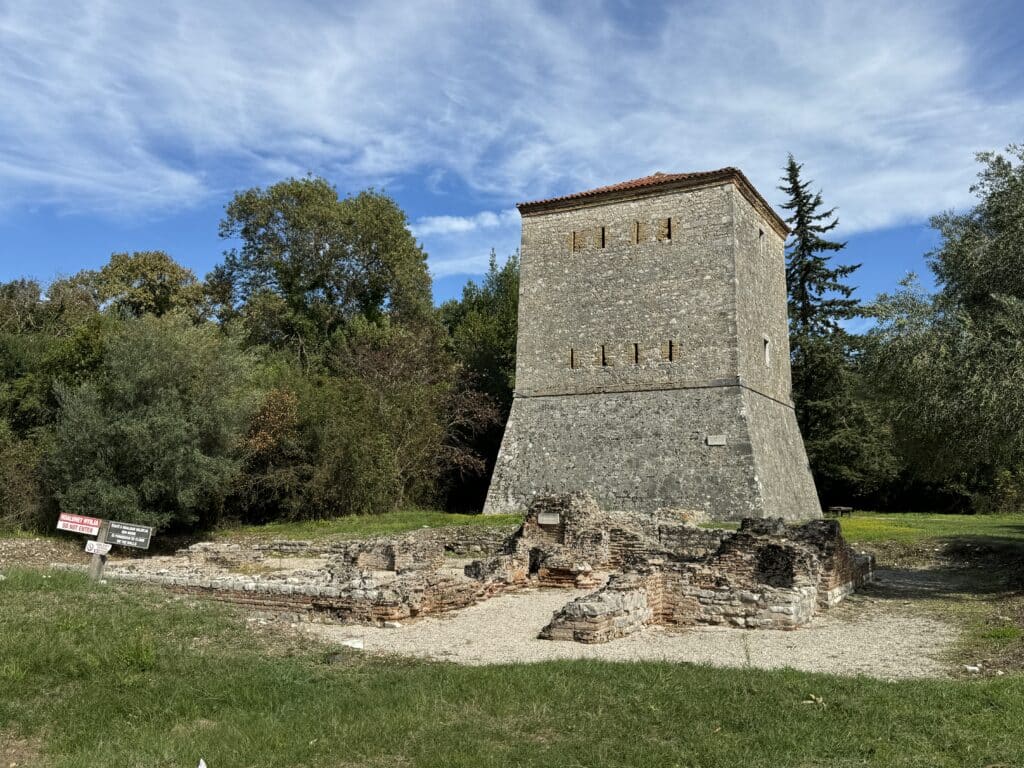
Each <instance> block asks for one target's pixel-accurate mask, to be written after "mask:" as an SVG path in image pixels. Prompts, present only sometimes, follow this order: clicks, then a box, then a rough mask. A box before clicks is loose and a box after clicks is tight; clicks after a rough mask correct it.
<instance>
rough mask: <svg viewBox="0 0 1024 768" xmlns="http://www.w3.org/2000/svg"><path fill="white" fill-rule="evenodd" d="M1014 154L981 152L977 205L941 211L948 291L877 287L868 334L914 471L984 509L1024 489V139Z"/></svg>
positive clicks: (939, 261) (1012, 501)
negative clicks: (933, 292) (878, 294)
mask: <svg viewBox="0 0 1024 768" xmlns="http://www.w3.org/2000/svg"><path fill="white" fill-rule="evenodd" d="M1007 155H1008V156H1009V157H1007V156H1003V155H1000V154H997V153H982V154H979V155H978V160H979V161H980V162H981V163H982V164H983V168H982V170H981V172H980V173H979V182H978V184H976V185H974V186H973V187H972V191H974V192H975V193H976V194H977V196H978V204H977V205H976V206H975V207H974V208H973V209H971V210H970V211H968V212H966V213H959V214H958V213H952V212H947V213H944V214H941V215H939V216H936V217H934V218H933V219H932V225H933V226H934V227H935V228H936V229H937V230H938V231H939V233H940V235H941V236H942V243H941V245H940V246H939V247H938V248H937V249H936V250H935V251H933V252H932V253H931V254H929V262H930V266H931V268H932V270H933V272H934V273H935V276H936V278H937V280H938V283H939V291H938V293H937V294H936V295H934V296H927V295H925V294H924V293H923V292H921V290H920V289H919V288H918V287H917V285H916V283H915V282H913V281H908V282H906V283H905V284H904V285H903V286H902V287H901V290H900V291H898V292H897V293H896V294H894V295H883V296H881V297H879V299H878V301H877V302H876V303H875V306H874V307H873V314H874V315H875V317H876V318H877V320H878V326H877V328H876V329H875V330H874V331H873V332H872V333H871V334H870V337H871V342H872V350H871V356H870V357H871V362H872V366H871V368H872V371H873V375H874V378H875V381H876V385H877V387H878V388H879V389H880V390H881V391H884V392H886V393H888V396H889V411H890V414H891V418H892V420H893V423H894V425H895V426H896V432H897V435H898V436H899V444H900V448H901V451H902V453H903V454H904V456H905V457H906V459H907V461H908V462H909V464H910V467H911V470H912V472H913V474H914V477H916V478H918V479H920V480H921V481H924V482H929V483H933V484H941V485H943V486H945V487H946V488H948V489H950V490H952V491H954V492H956V493H958V494H960V495H961V496H962V497H963V498H964V499H966V500H967V502H968V503H969V504H970V505H971V506H972V507H973V508H974V509H976V510H979V511H985V510H989V509H1016V508H1017V507H1015V506H1014V505H1016V504H1018V503H1019V500H1020V498H1021V497H1022V495H1024V432H1022V430H1021V429H1020V424H1021V423H1024V394H1022V392H1024V386H1022V385H1024V278H1022V276H1021V269H1022V268H1024V236H1022V235H1024V148H1021V147H1018V146H1011V147H1009V148H1008V150H1007ZM1014 159H1016V161H1017V162H1016V163H1015V162H1014Z"/></svg>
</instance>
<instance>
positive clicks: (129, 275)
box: [97, 251, 203, 321]
mask: <svg viewBox="0 0 1024 768" xmlns="http://www.w3.org/2000/svg"><path fill="white" fill-rule="evenodd" d="M97 287H98V292H99V298H100V300H101V301H104V302H110V305H111V306H112V307H113V308H114V309H115V310H117V311H120V312H123V313H125V314H126V315H127V316H129V317H142V316H143V315H156V316H157V317H160V316H162V315H166V314H168V313H171V312H179V313H182V314H184V315H186V316H188V317H190V318H192V319H194V320H196V321H198V320H201V319H202V316H203V286H202V285H201V284H200V283H199V281H197V280H196V276H195V274H194V273H193V272H192V270H190V269H187V268H185V267H183V266H181V265H180V264H178V263H177V262H176V261H175V260H174V259H172V258H171V257H170V256H168V255H167V254H166V253H164V252H163V251H136V252H135V253H132V254H127V253H115V254H113V255H112V256H111V257H110V261H109V262H107V264H106V266H104V267H103V269H101V270H100V272H99V275H98V280H97Z"/></svg>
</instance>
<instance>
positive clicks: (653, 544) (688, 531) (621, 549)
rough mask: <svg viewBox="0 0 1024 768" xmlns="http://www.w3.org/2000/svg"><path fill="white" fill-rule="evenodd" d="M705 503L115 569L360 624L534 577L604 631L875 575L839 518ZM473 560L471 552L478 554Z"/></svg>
mask: <svg viewBox="0 0 1024 768" xmlns="http://www.w3.org/2000/svg"><path fill="white" fill-rule="evenodd" d="M698 517H699V515H698V514H697V513H693V512H681V511H678V510H659V511H658V512H656V513H654V514H647V513H642V514H641V513H635V512H633V513H626V512H607V511H603V510H601V509H600V508H599V507H598V506H597V504H596V503H595V502H594V500H593V499H592V498H591V497H589V496H587V495H585V494H581V493H576V494H569V495H553V496H544V497H539V498H537V499H536V500H535V501H534V502H533V503H532V504H531V505H530V509H529V511H528V513H527V515H526V518H525V520H524V522H523V524H522V525H521V526H519V527H518V528H517V529H515V530H513V529H512V528H511V527H508V528H481V527H468V526H467V527H453V528H438V529H424V530H421V531H417V532H414V533H411V534H408V535H403V536H396V537H382V538H372V539H360V540H350V541H339V542H331V543H326V544H323V543H321V544H317V543H311V542H294V541H282V542H269V543H257V544H253V545H248V546H243V545H240V544H223V543H203V544H196V545H193V546H192V547H189V548H188V549H186V550H182V551H181V552H179V553H178V554H177V555H175V556H172V557H155V558H149V559H147V560H129V561H121V562H119V563H116V564H111V567H110V568H108V571H107V573H108V575H109V576H110V577H111V578H116V579H122V580H127V581H139V582H146V583H153V584H159V585H162V586H165V587H167V588H169V589H172V590H174V591H176V592H180V593H185V594H193V595H203V596H208V597H212V598H215V599H221V600H227V601H230V602H234V603H240V604H243V605H247V606H250V607H252V608H255V609H262V610H272V611H284V612H302V613H307V614H310V615H320V616H323V617H325V618H329V619H334V620H340V621H345V622H356V623H376V624H384V623H392V622H401V621H404V620H409V619H415V618H417V617H420V616H425V615H430V614H437V613H442V612H446V611H453V610H458V609H460V608H465V607H467V606H469V605H472V604H474V603H477V602H479V601H481V600H486V599H488V598H490V597H493V596H495V595H497V594H501V593H505V592H511V591H517V590H522V589H527V588H572V589H592V590H594V591H593V592H591V593H590V594H588V595H586V596H584V597H580V598H577V599H575V600H572V601H571V602H569V603H568V604H567V605H565V606H564V607H563V608H562V609H561V610H560V611H558V612H556V613H555V615H554V616H553V617H552V619H551V622H550V623H549V624H548V625H547V626H545V627H544V628H543V629H542V630H541V631H540V635H539V636H540V637H541V638H544V639H550V640H574V641H577V642H583V643H601V642H607V641H609V640H613V639H615V638H618V637H623V636H625V635H628V634H631V633H633V632H637V631H639V630H641V629H642V628H643V627H644V626H646V625H649V624H664V625H676V626H685V625H693V624H725V625H731V626H736V627H745V628H750V629H764V628H769V629H792V628H796V627H799V626H801V625H804V624H806V623H807V622H808V621H810V619H811V618H812V616H813V615H814V613H815V612H816V611H817V610H818V609H820V608H828V607H830V606H832V605H835V604H836V603H838V602H839V601H840V600H842V599H843V597H845V596H846V595H847V594H849V593H850V592H851V591H853V590H854V589H855V588H856V587H857V586H859V585H860V584H862V583H864V582H865V581H866V580H868V579H869V578H870V577H871V569H872V565H873V563H872V561H871V559H870V557H869V556H867V555H863V554H855V553H854V552H853V551H852V550H851V549H850V548H849V547H848V546H847V545H846V543H845V541H844V540H843V538H842V536H841V535H840V533H839V525H838V523H836V522H835V521H831V520H814V521H811V522H809V523H806V524H804V525H786V524H785V523H784V522H783V521H782V520H781V519H768V520H765V519H747V520H744V521H743V523H742V524H741V526H740V528H739V530H738V531H727V530H720V529H705V528H701V527H698V526H697V525H696V524H695V520H696V519H697V518H698ZM472 558H475V559H472Z"/></svg>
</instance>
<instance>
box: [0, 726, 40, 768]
mask: <svg viewBox="0 0 1024 768" xmlns="http://www.w3.org/2000/svg"><path fill="white" fill-rule="evenodd" d="M42 749H43V747H42V742H41V741H40V740H39V739H23V738H19V737H18V736H15V735H14V733H12V732H11V731H4V730H0V767H2V768H29V766H32V768H42V766H44V765H45V764H46V763H45V762H44V761H43V757H42Z"/></svg>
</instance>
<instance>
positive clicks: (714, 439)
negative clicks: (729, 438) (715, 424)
mask: <svg viewBox="0 0 1024 768" xmlns="http://www.w3.org/2000/svg"><path fill="white" fill-rule="evenodd" d="M708 445H725V435H708Z"/></svg>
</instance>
